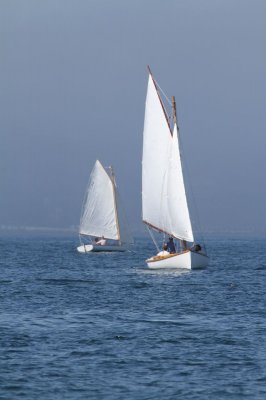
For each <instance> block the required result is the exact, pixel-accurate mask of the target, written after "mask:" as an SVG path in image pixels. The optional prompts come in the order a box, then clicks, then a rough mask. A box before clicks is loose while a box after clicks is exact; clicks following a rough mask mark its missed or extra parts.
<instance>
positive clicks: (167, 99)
mask: <svg viewBox="0 0 266 400" xmlns="http://www.w3.org/2000/svg"><path fill="white" fill-rule="evenodd" d="M153 79H154V78H153ZM154 81H155V83H156V85H157V86H158V88H159V89H160V92H161V93H162V94H163V96H164V98H165V99H166V101H167V103H168V104H169V105H170V106H171V105H172V103H171V100H170V99H169V98H168V97H167V96H166V94H165V93H164V91H163V89H162V88H161V86H160V85H159V83H158V82H157V81H156V80H155V79H154Z"/></svg>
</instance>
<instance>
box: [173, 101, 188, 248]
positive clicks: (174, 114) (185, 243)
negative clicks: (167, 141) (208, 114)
mask: <svg viewBox="0 0 266 400" xmlns="http://www.w3.org/2000/svg"><path fill="white" fill-rule="evenodd" d="M172 110H173V121H174V126H175V125H176V127H177V133H178V132H179V128H178V124H177V115H176V102H175V96H172ZM173 129H174V127H173ZM180 248H181V250H182V248H183V249H184V250H186V249H187V242H186V240H181V239H180Z"/></svg>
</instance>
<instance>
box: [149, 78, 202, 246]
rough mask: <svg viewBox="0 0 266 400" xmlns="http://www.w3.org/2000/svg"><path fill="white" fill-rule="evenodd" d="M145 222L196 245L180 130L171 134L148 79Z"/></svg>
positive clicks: (157, 95)
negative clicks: (180, 142)
mask: <svg viewBox="0 0 266 400" xmlns="http://www.w3.org/2000/svg"><path fill="white" fill-rule="evenodd" d="M142 212H143V221H144V222H145V223H147V224H148V225H150V226H152V227H154V228H155V229H157V230H160V231H162V232H165V233H168V234H170V235H172V236H174V237H176V238H179V239H181V240H186V241H189V242H193V241H194V238H193V232H192V227H191V222H190V217H189V210H188V205H187V198H186V192H185V186H184V180H183V173H182V164H181V158H180V151H179V143H178V135H177V127H176V124H175V125H174V130H173V132H171V130H170V126H169V124H168V121H167V119H166V115H165V111H164V108H163V105H162V101H161V99H160V97H159V94H158V90H157V87H156V85H155V82H154V80H153V78H152V76H151V74H150V75H149V81H148V90H147V98H146V108H145V121H144V133H143V158H142Z"/></svg>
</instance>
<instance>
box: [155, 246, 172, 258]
mask: <svg viewBox="0 0 266 400" xmlns="http://www.w3.org/2000/svg"><path fill="white" fill-rule="evenodd" d="M168 254H170V253H169V251H167V244H164V245H163V249H162V251H160V252H159V253H158V254H157V256H167V255H168Z"/></svg>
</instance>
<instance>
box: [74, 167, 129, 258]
mask: <svg viewBox="0 0 266 400" xmlns="http://www.w3.org/2000/svg"><path fill="white" fill-rule="evenodd" d="M109 169H110V172H109V171H108V172H107V169H106V168H104V167H103V165H102V164H101V163H100V161H99V160H97V161H96V162H95V165H94V168H93V170H92V173H91V176H90V181H89V185H88V188H87V190H86V194H85V200H84V204H83V208H82V213H81V218H80V227H79V235H80V240H81V245H80V246H79V247H78V248H77V250H78V251H79V252H80V253H88V252H102V251H126V250H127V249H128V246H129V245H130V244H132V243H133V239H132V237H131V235H130V233H129V231H128V229H127V227H126V226H123V224H122V215H121V210H120V207H119V204H118V196H117V186H116V181H115V175H114V171H113V169H112V167H109ZM87 240H89V241H90V243H88V244H86V241H87Z"/></svg>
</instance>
